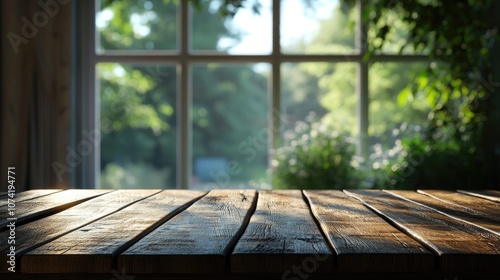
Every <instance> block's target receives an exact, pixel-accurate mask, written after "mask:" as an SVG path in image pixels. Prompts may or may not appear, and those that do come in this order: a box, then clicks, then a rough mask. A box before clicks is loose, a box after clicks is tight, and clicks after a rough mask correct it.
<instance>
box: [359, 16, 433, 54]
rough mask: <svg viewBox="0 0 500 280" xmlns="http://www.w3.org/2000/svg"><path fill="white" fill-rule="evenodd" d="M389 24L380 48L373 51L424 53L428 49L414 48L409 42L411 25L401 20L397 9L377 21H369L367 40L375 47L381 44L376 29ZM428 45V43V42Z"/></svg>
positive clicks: (381, 28) (384, 52) (378, 29)
mask: <svg viewBox="0 0 500 280" xmlns="http://www.w3.org/2000/svg"><path fill="white" fill-rule="evenodd" d="M386 25H387V26H390V28H391V29H390V32H388V33H387V35H386V39H385V41H384V43H383V45H382V47H381V49H380V50H377V51H376V52H375V53H378V54H380V53H383V54H399V53H401V54H426V53H428V50H426V49H422V48H420V47H419V48H417V49H416V48H415V46H414V45H413V44H409V43H410V41H409V40H408V38H409V34H410V32H411V29H412V28H411V27H410V26H409V25H408V24H406V23H405V22H403V21H402V20H401V15H399V14H398V12H397V11H390V12H388V13H387V14H386V16H385V17H384V18H382V20H381V21H380V22H378V23H373V22H370V23H369V28H368V34H367V35H368V40H369V41H370V42H371V43H372V44H373V45H374V46H376V47H379V46H380V44H382V39H381V38H379V37H378V36H377V31H380V30H383V29H384V26H386ZM429 45H430V44H429Z"/></svg>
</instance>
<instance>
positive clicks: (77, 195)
mask: <svg viewBox="0 0 500 280" xmlns="http://www.w3.org/2000/svg"><path fill="white" fill-rule="evenodd" d="M108 192H110V190H66V191H62V192H56V193H53V194H49V195H46V196H42V197H38V198H34V199H31V200H26V201H21V202H19V203H16V207H15V215H14V216H10V215H9V212H8V205H3V206H1V207H0V231H3V230H6V229H7V228H6V225H7V224H9V222H10V221H8V220H7V218H12V217H14V218H16V225H18V226H19V225H22V224H24V223H27V222H30V221H33V220H36V219H40V218H42V217H45V216H47V215H50V214H52V213H56V212H59V211H62V210H64V209H67V208H70V207H72V206H75V205H77V204H79V203H82V202H84V201H86V200H89V199H91V198H94V197H96V196H99V195H103V194H105V193H108Z"/></svg>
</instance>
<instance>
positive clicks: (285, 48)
mask: <svg viewBox="0 0 500 280" xmlns="http://www.w3.org/2000/svg"><path fill="white" fill-rule="evenodd" d="M355 23H356V14H355V13H354V8H353V7H349V6H347V4H345V3H344V4H340V3H339V1H331V0H318V1H304V0H282V1H281V26H280V28H281V38H280V42H281V49H282V52H283V53H306V54H338V53H340V54H345V53H353V52H354V51H355V40H354V38H355V31H356V24H355Z"/></svg>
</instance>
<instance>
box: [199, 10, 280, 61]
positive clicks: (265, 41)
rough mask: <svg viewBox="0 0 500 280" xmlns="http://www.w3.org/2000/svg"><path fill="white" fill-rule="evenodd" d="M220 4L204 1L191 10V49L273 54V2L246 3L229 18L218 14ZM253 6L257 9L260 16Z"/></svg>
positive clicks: (230, 52)
mask: <svg viewBox="0 0 500 280" xmlns="http://www.w3.org/2000/svg"><path fill="white" fill-rule="evenodd" d="M221 2H222V1H203V2H201V3H200V7H191V15H192V16H191V20H192V35H191V36H192V37H191V48H192V50H194V51H212V52H220V53H229V54H269V53H271V50H272V4H271V2H272V1H271V0H259V1H257V0H256V1H243V3H242V5H243V7H242V8H240V9H239V10H238V12H237V13H236V15H235V16H234V17H226V18H222V17H221V16H220V15H219V14H218V10H219V7H220V5H221ZM255 5H257V6H255ZM254 7H256V8H258V11H259V12H258V13H256V12H255V11H254Z"/></svg>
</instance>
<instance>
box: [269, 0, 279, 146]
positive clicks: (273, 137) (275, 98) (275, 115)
mask: <svg viewBox="0 0 500 280" xmlns="http://www.w3.org/2000/svg"><path fill="white" fill-rule="evenodd" d="M280 1H281V0H273V41H272V42H273V46H272V47H273V49H272V54H271V56H272V57H271V63H272V65H271V67H272V77H271V79H272V80H271V83H270V86H271V97H270V103H271V104H270V105H271V106H270V112H269V121H270V124H269V127H270V129H271V131H272V132H273V133H271V134H270V135H269V147H272V148H273V149H277V148H279V144H280V130H281V118H280V115H281V62H282V59H281V58H282V57H281V47H280V13H281V11H280V9H281V3H280ZM270 156H271V155H270Z"/></svg>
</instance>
